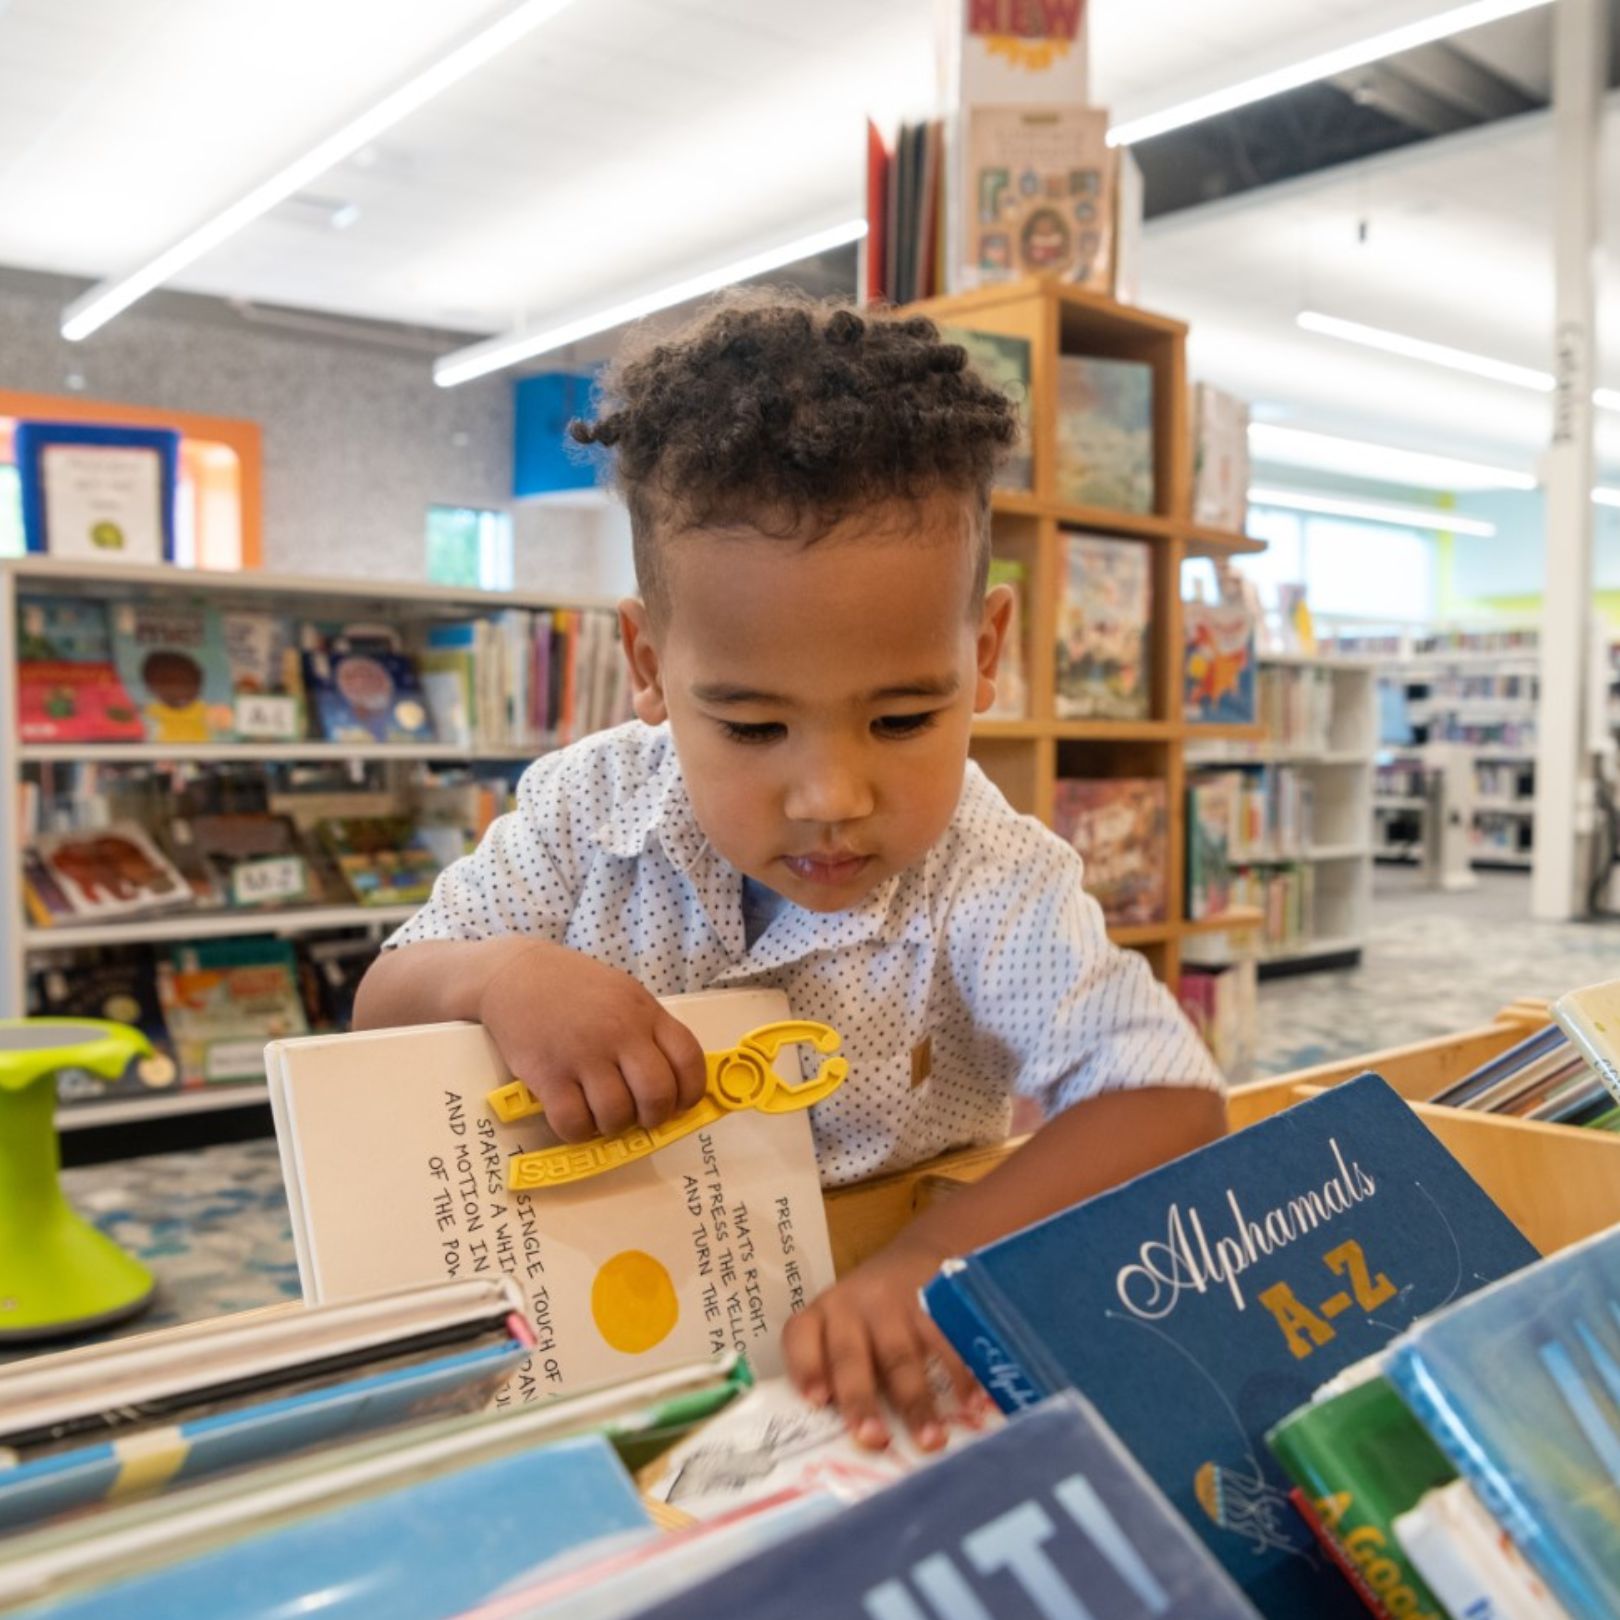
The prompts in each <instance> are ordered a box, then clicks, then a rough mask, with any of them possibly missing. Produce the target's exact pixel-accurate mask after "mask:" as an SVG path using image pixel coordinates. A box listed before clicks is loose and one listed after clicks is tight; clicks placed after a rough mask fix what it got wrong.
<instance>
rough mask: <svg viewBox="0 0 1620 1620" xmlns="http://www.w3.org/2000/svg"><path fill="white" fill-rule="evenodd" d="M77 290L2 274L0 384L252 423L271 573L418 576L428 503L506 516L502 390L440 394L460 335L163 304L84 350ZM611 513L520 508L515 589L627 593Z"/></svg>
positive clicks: (137, 312)
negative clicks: (68, 312)
mask: <svg viewBox="0 0 1620 1620" xmlns="http://www.w3.org/2000/svg"><path fill="white" fill-rule="evenodd" d="M81 286H82V283H79V282H76V281H70V280H69V279H67V278H63V277H54V276H45V275H36V274H33V273H29V272H23V271H14V270H7V271H0V388H12V389H20V390H26V391H29V392H35V393H46V394H69V393H82V394H84V395H87V396H88V397H90V398H94V399H105V400H111V401H115V402H118V403H120V404H131V405H147V406H155V407H157V408H159V409H161V408H163V407H169V408H172V409H174V410H187V411H201V412H206V413H208V414H211V415H215V416H235V417H245V418H248V419H250V420H252V421H256V422H258V423H259V425H260V427H261V428H262V429H263V433H264V566H265V567H266V569H269V570H273V571H275V572H277V573H301V574H349V575H357V574H363V575H369V576H371V577H374V578H379V579H395V580H408V579H420V578H421V577H422V575H423V569H424V561H425V555H424V554H425V542H424V523H425V515H426V510H427V508H428V506H429V505H432V504H445V505H466V506H485V507H510V506H511V498H510V497H511V488H512V387H511V382H510V380H509V379H508V378H506V377H493V378H488V379H485V380H483V381H480V382H474V383H468V384H466V385H464V386H463V387H460V388H449V389H445V388H437V387H435V386H434V383H433V378H432V374H431V363H432V358H433V355H434V354H435V353H440V352H444V351H445V350H448V349H450V348H453V347H455V346H456V343H457V341H458V337H457V336H456V335H453V334H430V333H421V332H412V331H409V330H407V329H404V328H395V327H388V326H383V325H380V324H378V325H372V324H370V323H364V322H349V321H337V320H330V319H326V318H323V317H320V316H305V315H301V314H293V313H292V312H283V311H249V312H247V313H245V314H244V313H241V312H238V311H236V310H233V309H231V308H230V307H228V306H227V305H225V304H223V303H221V302H220V301H219V300H216V299H209V298H194V297H188V296H187V295H185V294H182V293H160V294H157V295H154V296H153V297H151V298H149V299H146V300H144V301H143V302H142V303H141V304H139V305H137V306H136V307H135V308H134V309H132V310H129V311H128V312H127V313H125V314H123V315H121V316H119V318H118V319H117V320H115V321H113V322H112V323H111V324H110V325H108V326H106V327H104V328H103V329H102V330H101V331H100V332H98V333H96V334H95V335H94V336H93V337H91V338H89V339H87V340H86V341H85V342H83V343H67V342H65V341H64V340H63V339H62V338H61V337H60V336H59V335H58V332H57V319H58V315H59V312H60V310H61V307H62V305H63V304H64V303H65V302H67V300H68V299H69V298H71V297H72V296H74V294H75V293H77V292H78V291H79V290H80V287H81ZM617 527H618V525H617V524H616V522H615V521H614V518H613V516H612V515H611V514H605V513H601V512H575V511H568V510H558V509H555V508H549V507H534V508H530V507H525V508H523V509H521V510H520V511H519V512H518V514H517V523H516V529H517V537H518V538H517V547H518V556H517V567H516V576H517V583H518V585H519V588H521V589H532V590H541V591H556V592H557V593H558V594H559V595H562V594H568V595H580V594H586V595H594V594H608V593H612V592H614V591H617V590H619V589H622V588H623V586H624V583H625V578H626V576H625V571H624V563H625V559H626V558H627V555H628V552H627V547H626V545H625V544H624V541H623V539H622V537H619V536H617V535H616V533H615V531H616V529H617Z"/></svg>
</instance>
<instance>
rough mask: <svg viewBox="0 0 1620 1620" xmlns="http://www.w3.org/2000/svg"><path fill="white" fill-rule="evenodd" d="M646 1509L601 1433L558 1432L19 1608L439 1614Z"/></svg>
mask: <svg viewBox="0 0 1620 1620" xmlns="http://www.w3.org/2000/svg"><path fill="white" fill-rule="evenodd" d="M649 1522H650V1521H649V1519H648V1515H647V1511H646V1509H645V1507H643V1505H642V1503H641V1498H640V1497H639V1496H638V1495H637V1493H636V1488H635V1485H634V1483H633V1482H632V1480H631V1478H630V1476H629V1475H628V1474H627V1473H626V1472H625V1471H624V1467H623V1465H622V1464H621V1463H620V1462H619V1459H618V1457H617V1455H616V1454H615V1453H614V1450H613V1448H612V1446H611V1445H609V1444H608V1442H607V1441H606V1440H603V1439H601V1438H599V1437H597V1436H590V1437H588V1438H583V1439H576V1440H563V1441H559V1442H557V1443H556V1444H554V1445H550V1446H543V1447H538V1448H534V1449H529V1450H523V1451H518V1452H516V1453H515V1454H513V1455H509V1456H505V1457H500V1458H498V1459H495V1460H493V1461H489V1462H484V1463H480V1464H475V1465H474V1466H472V1467H468V1468H460V1469H455V1470H452V1471H450V1472H446V1473H442V1474H438V1475H435V1476H433V1477H431V1478H428V1479H424V1480H422V1481H421V1482H419V1483H414V1484H410V1485H407V1486H402V1487H400V1488H397V1489H393V1490H385V1491H384V1492H383V1493H382V1494H378V1495H374V1496H369V1497H366V1498H364V1499H363V1500H361V1501H358V1502H355V1503H352V1504H350V1505H348V1506H345V1507H341V1508H338V1509H336V1510H334V1511H332V1512H330V1513H323V1514H317V1515H315V1516H313V1517H310V1518H303V1519H298V1520H295V1521H294V1522H293V1523H291V1524H287V1525H284V1526H281V1527H279V1528H276V1529H271V1530H267V1531H264V1532H262V1533H260V1534H258V1535H254V1536H250V1537H248V1538H246V1539H244V1540H242V1541H237V1542H233V1543H231V1544H229V1545H227V1546H224V1547H220V1548H217V1549H215V1550H214V1551H212V1552H207V1553H203V1554H202V1555H200V1556H199V1557H196V1558H191V1559H187V1560H184V1561H182V1562H179V1563H174V1564H169V1565H167V1566H164V1567H162V1568H158V1569H154V1570H150V1571H148V1572H146V1573H144V1574H141V1575H137V1576H134V1577H132V1578H130V1579H128V1580H122V1581H117V1582H114V1583H112V1584H110V1585H106V1586H101V1587H97V1588H95V1589H93V1590H90V1591H85V1592H80V1593H77V1594H75V1595H72V1596H68V1597H66V1598H60V1599H56V1600H54V1601H51V1602H48V1603H44V1604H36V1605H33V1606H31V1607H30V1608H28V1609H26V1610H23V1611H20V1612H21V1613H23V1614H25V1615H29V1616H40V1617H44V1616H46V1615H48V1616H50V1620H132V1617H133V1616H136V1615H141V1616H159V1615H164V1616H168V1615H173V1616H182V1615H199V1616H200V1615H230V1616H231V1620H271V1617H274V1620H287V1617H288V1616H292V1615H303V1614H319V1615H320V1617H321V1620H361V1617H364V1620H374V1617H375V1616H378V1615H386V1616H388V1620H450V1617H451V1616H454V1615H458V1614H460V1613H461V1612H462V1611H463V1610H465V1609H469V1608H472V1607H473V1606H474V1605H475V1604H478V1603H481V1602H483V1601H484V1600H486V1599H487V1598H489V1597H492V1596H493V1595H494V1594H495V1593H497V1592H498V1591H500V1590H501V1589H502V1588H504V1587H506V1586H507V1585H508V1584H509V1583H511V1582H512V1581H514V1580H515V1579H517V1578H518V1577H520V1576H523V1575H527V1574H529V1573H530V1572H532V1571H533V1570H534V1569H535V1568H536V1567H537V1566H538V1565H539V1564H541V1563H543V1562H544V1561H545V1560H546V1559H548V1558H554V1557H556V1556H557V1555H558V1554H559V1553H563V1552H567V1551H569V1550H571V1549H572V1548H575V1547H583V1546H585V1545H586V1544H587V1543H589V1542H593V1541H597V1540H599V1539H601V1538H602V1537H605V1536H612V1535H619V1534H623V1533H626V1532H633V1531H641V1530H645V1529H646V1528H647V1527H648V1525H649Z"/></svg>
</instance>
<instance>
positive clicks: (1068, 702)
mask: <svg viewBox="0 0 1620 1620" xmlns="http://www.w3.org/2000/svg"><path fill="white" fill-rule="evenodd" d="M1063 553H1064V559H1065V574H1064V582H1063V598H1062V600H1061V601H1060V602H1059V604H1058V645H1057V694H1056V703H1057V713H1058V718H1059V719H1061V720H1091V719H1098V720H1144V719H1146V718H1147V716H1148V713H1149V708H1150V703H1151V697H1152V689H1151V681H1150V678H1149V674H1148V655H1149V637H1150V630H1151V626H1152V620H1153V575H1152V562H1151V559H1150V557H1149V556H1148V548H1147V547H1146V546H1145V545H1144V544H1143V543H1142V542H1141V541H1139V540H1107V539H1102V538H1100V537H1098V536H1095V535H1089V534H1066V535H1064V536H1063Z"/></svg>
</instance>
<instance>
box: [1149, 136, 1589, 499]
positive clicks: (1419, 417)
mask: <svg viewBox="0 0 1620 1620" xmlns="http://www.w3.org/2000/svg"><path fill="white" fill-rule="evenodd" d="M1606 148H1607V152H1606V168H1607V172H1608V173H1609V174H1610V175H1611V176H1612V175H1614V174H1615V173H1616V172H1620V171H1617V170H1616V167H1615V165H1616V164H1617V163H1620V112H1615V111H1611V113H1610V115H1609V119H1608V126H1607V139H1606ZM1553 191H1554V187H1553V137H1552V125H1551V121H1550V119H1549V118H1547V117H1546V116H1545V115H1541V114H1529V115H1526V116H1525V117H1523V118H1520V119H1517V120H1514V121H1513V122H1511V123H1508V124H1499V125H1495V126H1487V127H1485V128H1482V129H1479V130H1473V131H1468V132H1466V133H1464V134H1461V135H1455V136H1450V137H1447V138H1445V139H1441V140H1435V141H1428V142H1425V143H1423V144H1422V145H1420V146H1414V147H1409V148H1406V149H1405V150H1403V151H1400V152H1396V153H1393V154H1389V155H1387V156H1385V157H1382V158H1377V159H1372V160H1370V161H1368V162H1365V163H1362V164H1358V165H1354V166H1351V167H1346V168H1342V169H1336V170H1329V171H1325V172H1323V173H1319V174H1315V175H1312V176H1309V177H1307V178H1306V179H1304V180H1301V181H1296V182H1291V183H1289V184H1287V185H1284V186H1275V187H1271V188H1269V189H1267V190H1266V191H1263V192H1250V193H1247V194H1245V195H1244V196H1241V197H1239V198H1236V199H1234V200H1233V201H1231V202H1229V203H1225V204H1219V205H1216V206H1214V207H1210V208H1201V209H1196V210H1190V211H1188V212H1185V213H1182V214H1174V215H1170V216H1168V217H1166V218H1164V219H1162V220H1159V221H1156V222H1155V223H1154V224H1153V225H1152V226H1151V227H1150V228H1149V232H1148V240H1147V243H1146V246H1145V251H1144V254H1143V272H1144V301H1146V302H1148V303H1151V304H1152V305H1153V306H1155V307H1156V308H1160V309H1165V310H1170V311H1174V313H1175V314H1177V315H1178V316H1181V317H1182V318H1184V319H1186V320H1187V321H1189V322H1190V323H1191V326H1192V343H1191V360H1192V365H1193V368H1194V371H1195V372H1196V373H1197V374H1199V375H1202V376H1205V377H1207V378H1209V379H1210V380H1211V381H1215V382H1220V383H1222V384H1223V385H1225V386H1228V387H1231V388H1233V389H1234V390H1236V391H1238V392H1240V393H1242V394H1244V395H1246V396H1247V397H1249V398H1250V399H1253V400H1254V401H1256V403H1257V405H1259V406H1261V407H1262V408H1265V409H1267V410H1268V413H1269V414H1271V415H1272V416H1273V417H1274V418H1275V419H1278V420H1284V419H1286V420H1290V421H1294V422H1296V423H1298V424H1299V425H1301V426H1308V427H1313V428H1321V429H1325V430H1327V431H1336V432H1345V433H1350V434H1356V435H1359V436H1361V437H1365V438H1368V439H1371V440H1374V441H1379V442H1387V443H1392V444H1412V443H1416V444H1420V445H1422V446H1424V447H1425V448H1433V449H1439V450H1448V451H1452V452H1455V453H1459V454H1463V455H1472V456H1474V457H1477V458H1482V459H1485V460H1489V461H1495V462H1501V463H1503V464H1511V465H1515V466H1520V467H1526V468H1528V467H1533V466H1534V464H1535V461H1536V458H1537V457H1538V456H1539V454H1540V453H1541V451H1542V450H1544V449H1545V447H1546V443H1547V436H1548V433H1549V430H1550V424H1551V409H1550V401H1549V396H1546V395H1540V394H1534V393H1528V392H1525V391H1524V390H1521V389H1518V388H1514V387H1510V386H1508V385H1506V384H1502V383H1494V382H1486V381H1482V380H1480V379H1479V378H1477V377H1472V376H1465V375H1462V374H1459V373H1454V372H1450V371H1444V370H1440V369H1438V368H1436V367H1434V366H1433V365H1430V364H1428V363H1425V362H1420V361H1414V360H1403V359H1399V358H1396V357H1394V356H1390V355H1384V354H1379V353H1375V352H1373V351H1370V350H1364V349H1360V348H1356V347H1352V346H1350V345H1347V344H1345V343H1343V342H1341V341H1339V340H1337V339H1334V338H1328V337H1319V336H1315V335H1313V334H1311V333H1307V332H1302V331H1300V330H1299V329H1298V328H1297V327H1296V326H1295V325H1294V317H1295V315H1296V314H1297V313H1298V312H1299V311H1300V310H1301V309H1307V308H1310V309H1316V310H1320V311H1322V312H1323V313H1326V314H1330V315H1337V316H1340V317H1342V318H1345V319H1349V320H1355V321H1360V322H1362V323H1364V324H1366V325H1369V326H1380V327H1384V328H1386V329H1388V330H1391V331H1396V332H1401V333H1404V334H1407V335H1411V336H1416V337H1422V338H1427V339H1429V340H1431V341H1433V342H1437V343H1445V344H1449V345H1451V346H1452V347H1454V348H1459V349H1467V350H1471V351H1474V352H1476V353H1480V354H1487V355H1490V356H1493V357H1494V358H1497V359H1502V360H1510V361H1515V362H1517V363H1519V364H1521V365H1529V366H1535V367H1538V368H1540V369H1541V370H1544V371H1551V370H1552V369H1553V360H1552V343H1553V319H1554V318H1553V266H1552V236H1551V232H1552V224H1553V216H1552V209H1553ZM1605 196H1606V199H1607V204H1608V208H1607V213H1608V232H1609V235H1610V237H1611V239H1612V237H1613V235H1614V231H1615V228H1616V226H1617V225H1620V188H1616V187H1615V186H1614V185H1613V184H1612V183H1611V184H1609V185H1608V186H1607V187H1606V188H1605ZM1363 225H1365V237H1364V238H1363V234H1362V227H1363ZM1603 285H1604V296H1603V298H1602V300H1601V303H1600V309H1599V319H1598V330H1599V334H1600V337H1602V336H1603V335H1605V334H1606V335H1607V341H1606V342H1605V344H1604V348H1605V351H1606V354H1605V361H1604V363H1602V364H1600V366H1599V377H1598V381H1599V382H1601V383H1608V384H1610V385H1620V278H1617V277H1615V276H1614V275H1609V276H1607V277H1606V278H1605V280H1604V284H1603ZM1598 423H1599V446H1600V453H1601V454H1602V455H1603V457H1604V459H1605V461H1606V462H1607V463H1608V464H1609V465H1610V467H1611V468H1617V467H1620V416H1616V415H1614V414H1612V413H1603V412H1600V413H1599V415H1598Z"/></svg>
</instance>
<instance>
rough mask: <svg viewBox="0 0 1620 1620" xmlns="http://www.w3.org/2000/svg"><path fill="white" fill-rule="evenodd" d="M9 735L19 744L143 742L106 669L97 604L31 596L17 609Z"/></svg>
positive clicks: (109, 660)
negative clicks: (13, 728)
mask: <svg viewBox="0 0 1620 1620" xmlns="http://www.w3.org/2000/svg"><path fill="white" fill-rule="evenodd" d="M17 734H18V737H19V738H20V739H21V741H23V742H25V743H73V742H140V741H141V740H142V739H143V738H144V737H145V736H146V728H145V727H144V726H142V724H141V717H140V714H139V713H138V712H137V710H136V708H135V702H134V699H133V698H131V697H130V695H129V693H128V692H127V691H126V690H125V688H124V683H123V682H122V681H121V680H120V679H119V678H118V671H117V669H116V668H115V667H114V665H113V656H112V634H111V630H110V628H109V626H108V623H107V607H106V604H105V603H104V602H96V601H89V600H79V599H77V598H74V597H38V596H35V597H23V598H22V599H21V600H20V601H19V602H18V604H17Z"/></svg>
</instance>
